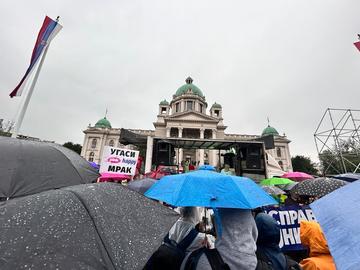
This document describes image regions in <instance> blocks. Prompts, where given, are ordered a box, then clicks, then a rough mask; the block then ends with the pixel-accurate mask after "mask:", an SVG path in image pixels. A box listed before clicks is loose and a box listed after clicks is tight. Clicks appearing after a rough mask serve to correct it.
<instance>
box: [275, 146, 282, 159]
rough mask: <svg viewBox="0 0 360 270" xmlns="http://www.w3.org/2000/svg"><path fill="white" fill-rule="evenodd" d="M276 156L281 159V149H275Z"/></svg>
mask: <svg viewBox="0 0 360 270" xmlns="http://www.w3.org/2000/svg"><path fill="white" fill-rule="evenodd" d="M276 155H277V156H278V157H281V148H280V147H278V148H276Z"/></svg>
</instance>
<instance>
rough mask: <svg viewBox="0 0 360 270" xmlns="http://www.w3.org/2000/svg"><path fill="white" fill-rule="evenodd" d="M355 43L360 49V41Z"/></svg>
mask: <svg viewBox="0 0 360 270" xmlns="http://www.w3.org/2000/svg"><path fill="white" fill-rule="evenodd" d="M354 45H355V47H356V48H357V49H358V50H359V51H360V41H358V42H354Z"/></svg>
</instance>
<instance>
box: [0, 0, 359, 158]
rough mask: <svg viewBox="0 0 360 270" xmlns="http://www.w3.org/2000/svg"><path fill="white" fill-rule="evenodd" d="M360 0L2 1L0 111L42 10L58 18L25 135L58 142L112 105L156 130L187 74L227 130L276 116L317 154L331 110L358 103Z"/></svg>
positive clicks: (298, 149) (282, 128) (297, 144)
mask: <svg viewBox="0 0 360 270" xmlns="http://www.w3.org/2000/svg"><path fill="white" fill-rule="evenodd" d="M359 10H360V1H359V0H349V1H347V0H317V1H311V0H299V1H295V0H294V1H289V0H257V1H250V0H248V1H242V0H234V1H227V0H223V1H209V0H201V1H200V0H196V1H194V0H192V1H189V0H182V1H170V0H162V1H158V0H151V1H148V0H144V1H138V0H131V1H118V0H117V1H115V0H114V1H100V0H99V1H89V0H87V1H64V0H62V1H48V0H46V1H1V2H0V33H1V34H0V48H1V50H0V59H1V61H0V118H5V119H13V118H14V117H15V115H16V112H17V110H18V106H19V102H20V100H21V98H19V97H16V98H13V99H10V98H9V96H8V94H9V93H10V92H11V91H12V89H13V88H14V87H15V86H16V84H17V83H18V81H19V80H20V79H21V77H22V76H23V74H24V72H25V70H26V68H27V66H28V64H29V60H30V56H31V51H32V48H33V46H34V42H35V39H36V36H37V33H38V31H39V29H40V26H41V24H42V21H43V19H44V16H45V15H48V16H50V17H52V18H54V19H55V18H56V16H57V15H59V16H60V23H61V24H62V25H63V29H62V31H61V32H60V33H59V34H58V36H56V38H55V39H54V40H53V42H52V44H51V46H50V49H49V52H48V54H47V58H46V60H45V63H44V66H43V69H42V72H41V74H40V77H39V80H38V83H37V85H36V89H35V91H34V94H33V97H32V100H31V102H30V105H29V108H28V111H27V114H26V117H25V119H24V122H23V126H22V128H21V133H23V134H26V135H30V136H34V137H39V138H42V139H47V140H55V141H56V142H58V143H64V142H66V141H73V142H76V143H82V142H83V138H84V136H83V133H82V131H83V130H84V129H85V128H86V127H87V125H88V124H89V123H91V124H94V123H95V122H96V121H97V120H99V119H100V118H102V117H103V116H104V113H105V109H106V108H107V109H108V111H109V112H108V119H109V120H110V122H111V124H112V125H113V127H119V128H120V127H124V128H142V129H153V125H152V123H153V122H154V121H155V120H156V114H157V111H158V104H159V102H160V101H161V100H162V99H164V98H166V99H167V100H171V98H172V95H173V94H174V93H175V91H176V90H177V88H178V87H180V86H181V85H182V84H184V83H185V82H184V81H185V78H186V77H187V76H189V75H190V76H191V77H192V78H193V79H194V84H195V85H197V86H198V87H199V88H200V89H201V90H202V92H203V93H204V95H205V96H206V100H207V102H208V103H209V104H210V105H211V104H212V103H213V102H215V101H216V102H218V103H220V104H222V106H223V116H224V123H225V125H227V126H228V128H227V130H226V132H227V133H242V134H260V133H261V132H262V130H263V129H264V128H265V127H266V125H267V120H266V119H267V117H269V118H270V124H271V125H272V126H274V127H275V128H276V129H277V130H278V131H279V132H280V133H281V134H282V133H286V135H287V136H288V138H289V139H290V140H292V143H291V145H290V151H291V154H292V155H296V154H303V155H308V156H312V157H315V156H316V148H315V144H314V139H313V133H314V131H315V128H316V126H317V124H318V122H319V121H320V118H321V116H322V114H323V113H324V111H325V109H326V108H328V107H333V108H357V109H360V106H359V100H360V91H359V86H360V76H359V75H360V52H359V51H357V50H356V48H355V47H354V46H353V44H352V43H353V42H354V41H356V39H357V36H356V35H357V33H359V32H360V15H359Z"/></svg>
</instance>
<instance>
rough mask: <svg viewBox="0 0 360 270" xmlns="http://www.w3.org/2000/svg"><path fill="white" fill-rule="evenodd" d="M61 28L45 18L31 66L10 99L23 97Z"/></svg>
mask: <svg viewBox="0 0 360 270" xmlns="http://www.w3.org/2000/svg"><path fill="white" fill-rule="evenodd" d="M61 28H62V26H61V25H60V24H58V23H57V22H56V21H54V20H52V19H50V18H49V17H48V16H46V17H45V20H44V23H43V25H42V27H41V29H40V32H39V34H38V36H37V39H36V43H35V47H34V49H33V52H32V55H31V60H30V65H29V67H28V69H27V70H26V72H25V75H24V77H23V78H22V79H21V81H20V83H19V84H18V85H17V86H16V87H15V89H14V90H13V91H12V92H11V93H10V97H14V96H21V94H22V92H23V90H24V86H25V85H26V82H27V80H28V79H29V78H30V77H31V75H32V73H33V72H34V70H36V67H37V64H38V62H39V61H40V59H41V58H42V56H43V54H44V51H45V49H46V48H47V46H49V44H50V42H51V40H52V39H53V38H54V37H55V36H56V34H57V33H58V32H59V31H60V30H61Z"/></svg>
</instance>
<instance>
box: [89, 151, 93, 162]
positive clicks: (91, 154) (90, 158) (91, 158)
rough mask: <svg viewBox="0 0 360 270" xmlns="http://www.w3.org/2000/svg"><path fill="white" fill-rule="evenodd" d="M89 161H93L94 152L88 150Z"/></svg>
mask: <svg viewBox="0 0 360 270" xmlns="http://www.w3.org/2000/svg"><path fill="white" fill-rule="evenodd" d="M89 161H94V152H90V154H89Z"/></svg>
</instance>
